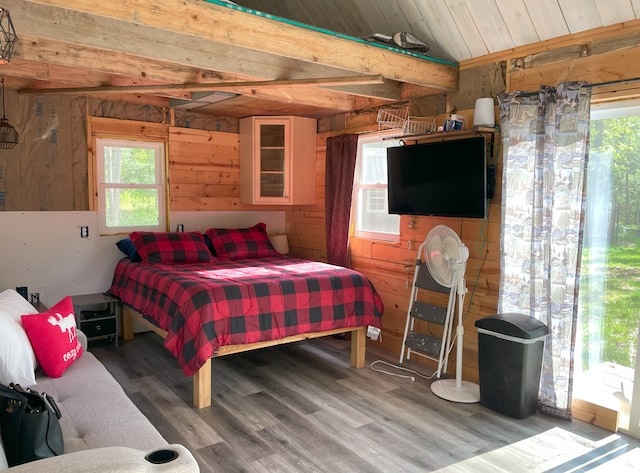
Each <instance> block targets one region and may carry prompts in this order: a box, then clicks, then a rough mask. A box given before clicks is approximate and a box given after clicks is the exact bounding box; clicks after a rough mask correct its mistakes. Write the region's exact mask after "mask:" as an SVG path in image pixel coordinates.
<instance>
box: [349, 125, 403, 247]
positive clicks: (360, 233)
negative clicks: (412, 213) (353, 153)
mask: <svg viewBox="0 0 640 473" xmlns="http://www.w3.org/2000/svg"><path fill="white" fill-rule="evenodd" d="M396 134H397V133H396ZM385 139H387V140H389V143H388V144H389V147H391V146H399V145H400V140H394V139H393V133H375V134H370V135H362V136H359V137H358V153H357V157H356V169H355V174H354V179H353V194H352V195H353V198H352V201H353V202H352V208H351V222H352V228H353V236H354V237H356V238H363V239H367V240H382V241H399V239H400V216H398V227H397V231H396V232H372V231H364V230H360V229H359V228H358V227H359V222H358V218H359V215H360V214H359V212H358V209H359V207H360V205H366V206H367V207H368V206H369V202H368V201H367V202H360V201H359V200H360V197H359V196H360V190H361V189H385V190H386V189H388V187H389V186H388V182H385V183H376V184H360V181H361V180H362V158H361V156H362V149H363V147H364V145H366V144H368V143H376V142H382V141H384V140H385ZM388 205H389V203H388V200H387V202H385V207H386V212H387V213H388ZM376 212H378V211H377V210H376Z"/></svg>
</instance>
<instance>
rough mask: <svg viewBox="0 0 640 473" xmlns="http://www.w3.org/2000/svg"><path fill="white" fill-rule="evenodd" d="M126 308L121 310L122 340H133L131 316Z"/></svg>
mask: <svg viewBox="0 0 640 473" xmlns="http://www.w3.org/2000/svg"><path fill="white" fill-rule="evenodd" d="M129 311H130V309H129V308H128V307H126V306H125V307H123V308H122V338H124V339H125V340H133V316H132V315H131V312H129Z"/></svg>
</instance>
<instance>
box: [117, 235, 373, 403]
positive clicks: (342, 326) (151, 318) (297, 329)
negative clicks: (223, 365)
mask: <svg viewBox="0 0 640 473" xmlns="http://www.w3.org/2000/svg"><path fill="white" fill-rule="evenodd" d="M252 228H253V227H252ZM135 233H136V232H134V233H133V234H131V237H132V240H134V241H136V244H135V245H134V246H135V247H136V248H137V249H138V250H139V249H140V248H141V247H142V248H144V244H141V243H140V239H139V238H137V239H136V237H137V236H138V235H135ZM140 233H143V234H144V233H145V232H140ZM191 233H194V234H195V233H197V232H191ZM166 235H170V236H167V237H166V238H172V237H173V236H172V235H171V234H166ZM185 235H186V234H182V235H179V236H178V237H177V238H182V239H183V240H184V239H185V238H187V237H186V236H185ZM143 236H144V235H143ZM147 236H148V235H147ZM265 237H266V232H265ZM157 238H158V236H157V235H155V236H153V238H152V239H154V240H156V241H154V243H153V245H152V247H153V248H156V249H157V251H156V252H157V253H162V252H165V253H166V252H167V250H166V248H165V249H163V248H161V247H162V243H160V244H158V242H157ZM234 239H235V242H234V245H233V247H234V248H237V247H238V240H237V238H236V237H234ZM253 239H255V238H252V240H251V245H249V246H250V247H251V248H252V249H250V250H249V253H248V254H245V253H246V252H245V251H239V252H233V251H232V252H228V253H225V252H224V251H222V250H221V249H220V246H217V251H216V253H217V254H216V256H217V257H209V256H207V255H206V253H204V251H205V250H203V249H202V248H201V247H200V246H199V245H200V243H199V242H198V245H197V246H198V248H199V250H198V251H202V254H201V256H200V257H195V258H194V257H192V258H184V257H183V256H182V255H184V251H183V252H181V253H179V254H180V255H181V256H180V257H178V258H177V260H176V259H175V258H173V259H172V258H169V259H168V260H167V258H164V259H163V258H149V257H148V254H147V255H145V256H144V257H142V258H138V260H136V258H133V257H127V258H123V259H121V260H120V261H119V262H118V263H117V265H116V268H115V272H114V278H113V283H112V286H111V288H110V289H109V293H110V294H112V295H114V296H116V297H118V298H119V299H120V300H121V301H122V303H123V304H124V309H123V335H124V338H125V339H130V338H132V337H133V320H134V319H137V320H140V321H141V322H142V323H143V324H145V325H147V326H148V327H149V328H151V329H152V330H153V331H155V332H156V333H158V334H159V335H161V336H163V337H164V346H165V347H166V348H167V350H168V351H169V352H170V353H171V354H172V355H173V356H174V357H175V358H176V360H177V361H178V363H179V364H180V366H181V368H182V370H183V372H184V374H185V375H186V376H193V403H194V405H195V406H196V407H198V408H202V407H206V406H208V405H210V404H211V358H212V357H217V356H223V355H228V354H232V353H239V352H242V351H247V350H253V349H257V348H263V347H267V346H272V345H277V344H282V343H289V342H294V341H299V340H304V339H308V338H316V337H320V336H327V335H331V334H337V333H344V332H352V337H351V365H352V366H354V367H358V368H360V367H362V366H364V361H365V360H364V354H365V342H366V333H367V329H368V327H369V326H371V327H376V328H380V327H381V317H382V312H383V304H382V300H381V298H380V296H379V294H378V293H377V292H376V290H375V288H374V287H373V285H372V284H371V282H370V281H369V280H368V279H367V278H366V277H365V276H364V275H362V274H360V273H358V272H356V271H353V270H350V269H347V268H343V267H339V266H333V265H329V264H326V263H321V262H316V261H307V260H303V259H298V258H292V257H287V256H283V255H280V254H278V253H277V252H275V250H273V248H272V247H271V248H270V249H269V250H268V251H263V252H260V251H258V252H256V251H254V250H253V248H255V245H253ZM214 241H215V240H214ZM203 242H204V240H203ZM218 243H219V242H218ZM165 246H166V245H165ZM169 246H171V247H172V248H171V250H170V253H173V254H176V252H175V242H173V243H171V244H170V245H169ZM269 246H270V245H269ZM158 248H160V249H158ZM205 248H206V247H205ZM207 251H208V250H207ZM221 255H224V258H223V259H222V260H221V259H220V257H221ZM229 255H232V256H233V257H234V258H233V259H228V256H229ZM246 256H251V257H246ZM236 257H237V258H236ZM139 259H142V261H139ZM225 259H226V260H225Z"/></svg>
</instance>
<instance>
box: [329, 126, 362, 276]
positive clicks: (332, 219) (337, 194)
mask: <svg viewBox="0 0 640 473" xmlns="http://www.w3.org/2000/svg"><path fill="white" fill-rule="evenodd" d="M357 154H358V135H338V136H331V137H329V138H327V156H326V163H325V191H324V206H325V218H326V224H325V227H326V228H325V231H326V239H327V261H328V262H329V263H331V264H335V265H338V266H345V267H347V266H348V263H349V221H350V218H351V195H352V193H353V177H354V173H355V169H356V156H357Z"/></svg>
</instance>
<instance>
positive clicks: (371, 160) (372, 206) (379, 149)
mask: <svg viewBox="0 0 640 473" xmlns="http://www.w3.org/2000/svg"><path fill="white" fill-rule="evenodd" d="M383 138H384V136H382V135H375V136H364V137H360V138H359V140H358V156H357V160H356V173H355V178H354V198H353V202H354V205H353V212H352V218H353V219H354V220H355V222H354V223H355V232H354V235H355V236H356V237H359V238H369V239H375V240H397V239H398V235H399V234H400V216H399V215H390V214H389V208H388V197H387V189H388V183H387V148H388V147H391V146H399V145H400V142H399V141H398V140H392V139H388V140H385V139H383Z"/></svg>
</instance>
